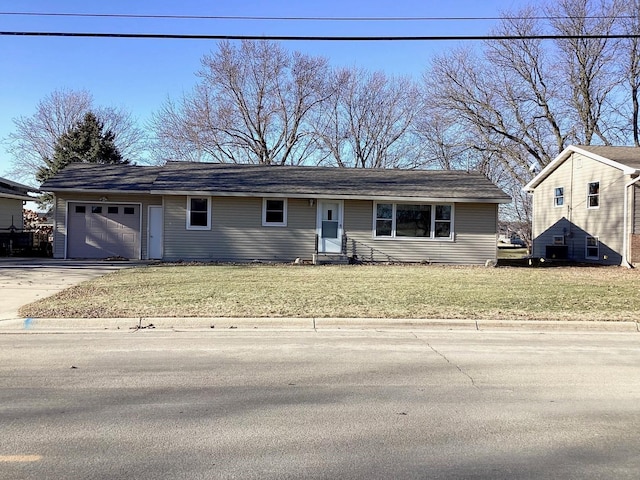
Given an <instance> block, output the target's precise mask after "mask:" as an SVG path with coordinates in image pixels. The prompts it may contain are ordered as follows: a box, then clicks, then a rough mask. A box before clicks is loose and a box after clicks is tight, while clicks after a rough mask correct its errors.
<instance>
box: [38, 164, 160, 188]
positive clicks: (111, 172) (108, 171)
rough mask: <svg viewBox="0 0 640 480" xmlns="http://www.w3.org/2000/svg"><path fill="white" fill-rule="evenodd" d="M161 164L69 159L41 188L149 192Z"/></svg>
mask: <svg viewBox="0 0 640 480" xmlns="http://www.w3.org/2000/svg"><path fill="white" fill-rule="evenodd" d="M161 168H162V167H148V166H138V165H121V164H116V165H101V164H100V165H98V164H95V163H71V164H69V165H67V166H66V167H65V168H64V169H62V170H61V171H60V172H58V173H57V174H56V175H54V176H53V177H52V178H50V179H49V180H47V181H45V182H44V183H43V184H42V185H40V190H44V191H47V192H55V191H57V190H84V191H121V192H148V191H149V190H151V187H152V185H153V182H154V181H155V179H156V177H157V176H158V173H160V170H161Z"/></svg>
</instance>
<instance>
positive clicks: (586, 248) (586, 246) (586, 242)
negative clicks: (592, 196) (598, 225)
mask: <svg viewBox="0 0 640 480" xmlns="http://www.w3.org/2000/svg"><path fill="white" fill-rule="evenodd" d="M594 208H595V207H594ZM590 238H595V240H596V246H595V247H589V239H590ZM589 248H597V249H598V254H597V255H596V256H595V257H593V256H591V257H590V256H589ZM584 258H585V259H587V260H600V237H596V236H594V235H587V236H586V237H585V238H584Z"/></svg>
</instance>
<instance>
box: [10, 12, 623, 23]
mask: <svg viewBox="0 0 640 480" xmlns="http://www.w3.org/2000/svg"><path fill="white" fill-rule="evenodd" d="M1 15H5V16H25V17H83V18H132V19H133V18H136V19H140V18H148V19H184V20H265V21H273V20H278V21H313V22H318V21H319V22H414V21H417V22H424V21H428V22H431V21H487V20H504V19H509V20H563V19H569V18H571V19H576V18H581V19H606V18H612V17H610V16H605V15H589V16H532V17H511V16H508V17H258V16H244V15H243V16H236V15H229V16H227V15H160V14H132V13H50V12H47V13H45V12H0V16H1ZM615 18H635V17H633V16H631V15H620V16H616V17H615Z"/></svg>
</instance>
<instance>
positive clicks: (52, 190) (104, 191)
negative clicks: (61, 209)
mask: <svg viewBox="0 0 640 480" xmlns="http://www.w3.org/2000/svg"><path fill="white" fill-rule="evenodd" d="M43 191H44V192H50V193H56V192H64V193H69V192H71V193H102V194H112V195H113V194H129V195H131V194H137V195H140V194H143V195H144V194H146V195H148V194H149V193H150V191H149V190H114V189H111V188H104V189H103V188H99V189H98V188H46V189H44V190H43Z"/></svg>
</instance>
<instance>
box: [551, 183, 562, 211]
mask: <svg viewBox="0 0 640 480" xmlns="http://www.w3.org/2000/svg"><path fill="white" fill-rule="evenodd" d="M563 205H564V187H556V188H555V190H554V192H553V206H554V207H561V206H563Z"/></svg>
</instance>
